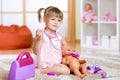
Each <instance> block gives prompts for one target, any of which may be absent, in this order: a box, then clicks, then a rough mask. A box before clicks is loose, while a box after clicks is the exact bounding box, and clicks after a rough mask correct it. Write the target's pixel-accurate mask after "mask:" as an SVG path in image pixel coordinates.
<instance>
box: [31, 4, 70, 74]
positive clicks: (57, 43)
mask: <svg viewBox="0 0 120 80" xmlns="http://www.w3.org/2000/svg"><path fill="white" fill-rule="evenodd" d="M42 10H44V8H40V9H39V10H38V20H39V21H40V20H41V15H40V13H41V12H42ZM43 20H44V22H45V29H44V30H39V29H38V30H37V31H36V37H35V41H34V44H33V52H34V54H35V56H36V65H37V69H36V73H48V72H54V73H56V74H69V73H70V70H69V68H68V67H67V66H66V65H64V64H61V61H62V52H61V46H63V45H67V43H66V42H65V40H64V39H63V37H62V36H61V35H60V34H59V33H58V32H57V31H56V30H57V29H58V28H59V27H60V25H61V23H62V20H63V13H62V12H61V11H60V10H59V9H58V8H57V7H53V6H50V7H47V8H46V9H45V11H44V16H43Z"/></svg>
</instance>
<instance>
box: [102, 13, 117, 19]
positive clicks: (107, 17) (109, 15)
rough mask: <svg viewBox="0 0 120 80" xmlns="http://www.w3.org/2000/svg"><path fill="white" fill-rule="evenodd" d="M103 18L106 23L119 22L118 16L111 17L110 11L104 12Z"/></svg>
mask: <svg viewBox="0 0 120 80" xmlns="http://www.w3.org/2000/svg"><path fill="white" fill-rule="evenodd" d="M103 18H104V20H105V21H117V18H116V16H114V17H111V13H110V11H106V12H104V16H103Z"/></svg>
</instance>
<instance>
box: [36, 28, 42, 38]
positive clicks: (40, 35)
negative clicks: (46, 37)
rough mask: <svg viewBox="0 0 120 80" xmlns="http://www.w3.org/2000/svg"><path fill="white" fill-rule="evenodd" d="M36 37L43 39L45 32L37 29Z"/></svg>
mask: <svg viewBox="0 0 120 80" xmlns="http://www.w3.org/2000/svg"><path fill="white" fill-rule="evenodd" d="M36 38H37V40H43V33H42V31H41V30H39V29H37V31H36Z"/></svg>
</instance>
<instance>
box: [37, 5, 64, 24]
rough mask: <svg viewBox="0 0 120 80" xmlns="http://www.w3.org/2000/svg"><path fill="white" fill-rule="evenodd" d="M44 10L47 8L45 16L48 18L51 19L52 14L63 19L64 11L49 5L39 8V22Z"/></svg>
mask: <svg viewBox="0 0 120 80" xmlns="http://www.w3.org/2000/svg"><path fill="white" fill-rule="evenodd" d="M42 10H45V11H44V17H45V18H47V19H49V18H50V17H52V16H55V17H58V18H60V19H62V20H63V13H62V11H60V10H59V9H58V8H57V7H53V6H49V7H47V8H46V9H44V8H40V9H39V10H38V21H39V22H40V21H41V12H42Z"/></svg>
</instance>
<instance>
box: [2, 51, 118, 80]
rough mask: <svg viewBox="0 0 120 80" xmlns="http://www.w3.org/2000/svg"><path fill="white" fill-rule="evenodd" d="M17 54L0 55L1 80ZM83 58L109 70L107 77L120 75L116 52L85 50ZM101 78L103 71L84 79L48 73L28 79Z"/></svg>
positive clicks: (76, 78) (82, 54)
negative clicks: (49, 74)
mask: <svg viewBox="0 0 120 80" xmlns="http://www.w3.org/2000/svg"><path fill="white" fill-rule="evenodd" d="M16 56H17V55H10V56H9V55H7V56H3V55H0V80H7V77H8V72H9V68H10V64H11V62H12V61H13V60H15V58H16ZM81 59H86V60H87V65H97V66H99V67H101V68H102V71H105V72H107V78H111V77H120V54H119V53H118V54H116V53H115V52H114V53H112V52H108V51H107V52H105V51H104V52H103V51H94V50H87V51H86V50H83V51H82V52H81ZM97 79H101V80H103V79H102V78H101V72H99V73H97V74H90V73H89V74H88V75H87V76H86V77H85V78H84V79H80V78H78V77H76V76H74V75H72V74H70V75H59V76H54V77H53V76H48V75H46V74H38V75H35V77H34V78H30V79H28V80H97Z"/></svg>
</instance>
